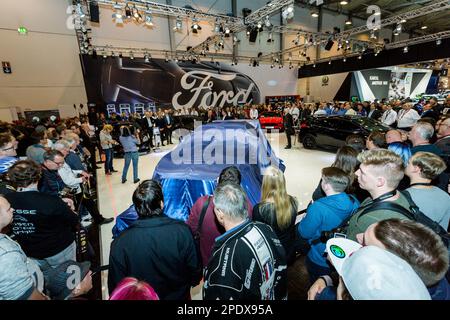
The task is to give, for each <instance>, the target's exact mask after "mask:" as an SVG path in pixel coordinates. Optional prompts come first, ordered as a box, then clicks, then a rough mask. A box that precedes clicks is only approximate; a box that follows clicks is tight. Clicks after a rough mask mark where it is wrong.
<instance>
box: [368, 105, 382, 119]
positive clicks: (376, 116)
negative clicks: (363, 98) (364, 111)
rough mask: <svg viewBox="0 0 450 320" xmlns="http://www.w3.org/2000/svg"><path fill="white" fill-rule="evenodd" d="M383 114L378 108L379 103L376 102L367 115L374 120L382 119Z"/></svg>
mask: <svg viewBox="0 0 450 320" xmlns="http://www.w3.org/2000/svg"><path fill="white" fill-rule="evenodd" d="M381 116H382V113H381V111H380V110H378V108H377V105H376V104H375V103H371V104H370V111H369V114H368V116H367V117H368V118H370V119H373V120H380V118H381Z"/></svg>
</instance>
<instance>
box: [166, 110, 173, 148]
mask: <svg viewBox="0 0 450 320" xmlns="http://www.w3.org/2000/svg"><path fill="white" fill-rule="evenodd" d="M164 112H165V115H164V124H165V129H166V140H167V144H172V126H173V118H172V116H171V115H170V113H169V110H168V109H166V110H165V111H164Z"/></svg>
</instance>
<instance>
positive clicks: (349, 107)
mask: <svg viewBox="0 0 450 320" xmlns="http://www.w3.org/2000/svg"><path fill="white" fill-rule="evenodd" d="M344 109H345V110H347V111H346V112H345V115H346V116H356V114H357V113H356V111H355V110H353V108H352V105H351V104H350V102H346V103H345V105H344ZM325 113H326V112H325Z"/></svg>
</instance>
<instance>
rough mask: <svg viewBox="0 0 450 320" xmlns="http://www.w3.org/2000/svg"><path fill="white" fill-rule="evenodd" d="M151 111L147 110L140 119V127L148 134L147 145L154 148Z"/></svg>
mask: <svg viewBox="0 0 450 320" xmlns="http://www.w3.org/2000/svg"><path fill="white" fill-rule="evenodd" d="M152 114H153V112H151V111H147V112H146V113H145V117H143V118H142V119H141V127H142V130H143V134H145V135H148V142H147V143H148V146H149V150H151V149H153V148H154V145H153V127H154V126H155V124H154V120H153V119H152Z"/></svg>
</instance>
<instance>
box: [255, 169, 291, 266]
mask: <svg viewBox="0 0 450 320" xmlns="http://www.w3.org/2000/svg"><path fill="white" fill-rule="evenodd" d="M297 207H298V205H297V200H296V199H295V198H294V197H292V196H290V195H288V194H287V191H286V180H285V178H284V174H283V172H282V171H280V170H279V169H277V168H274V167H270V168H268V169H267V170H266V172H265V173H264V177H263V182H262V191H261V202H260V203H258V204H257V205H256V206H255V207H253V220H254V221H259V222H263V223H265V224H268V225H269V226H271V227H272V229H273V231H274V232H275V234H276V235H277V236H278V238H279V239H280V242H281V244H282V245H283V247H284V249H285V251H286V258H287V261H288V263H292V262H293V261H294V260H295V239H296V229H295V219H296V217H297Z"/></svg>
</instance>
